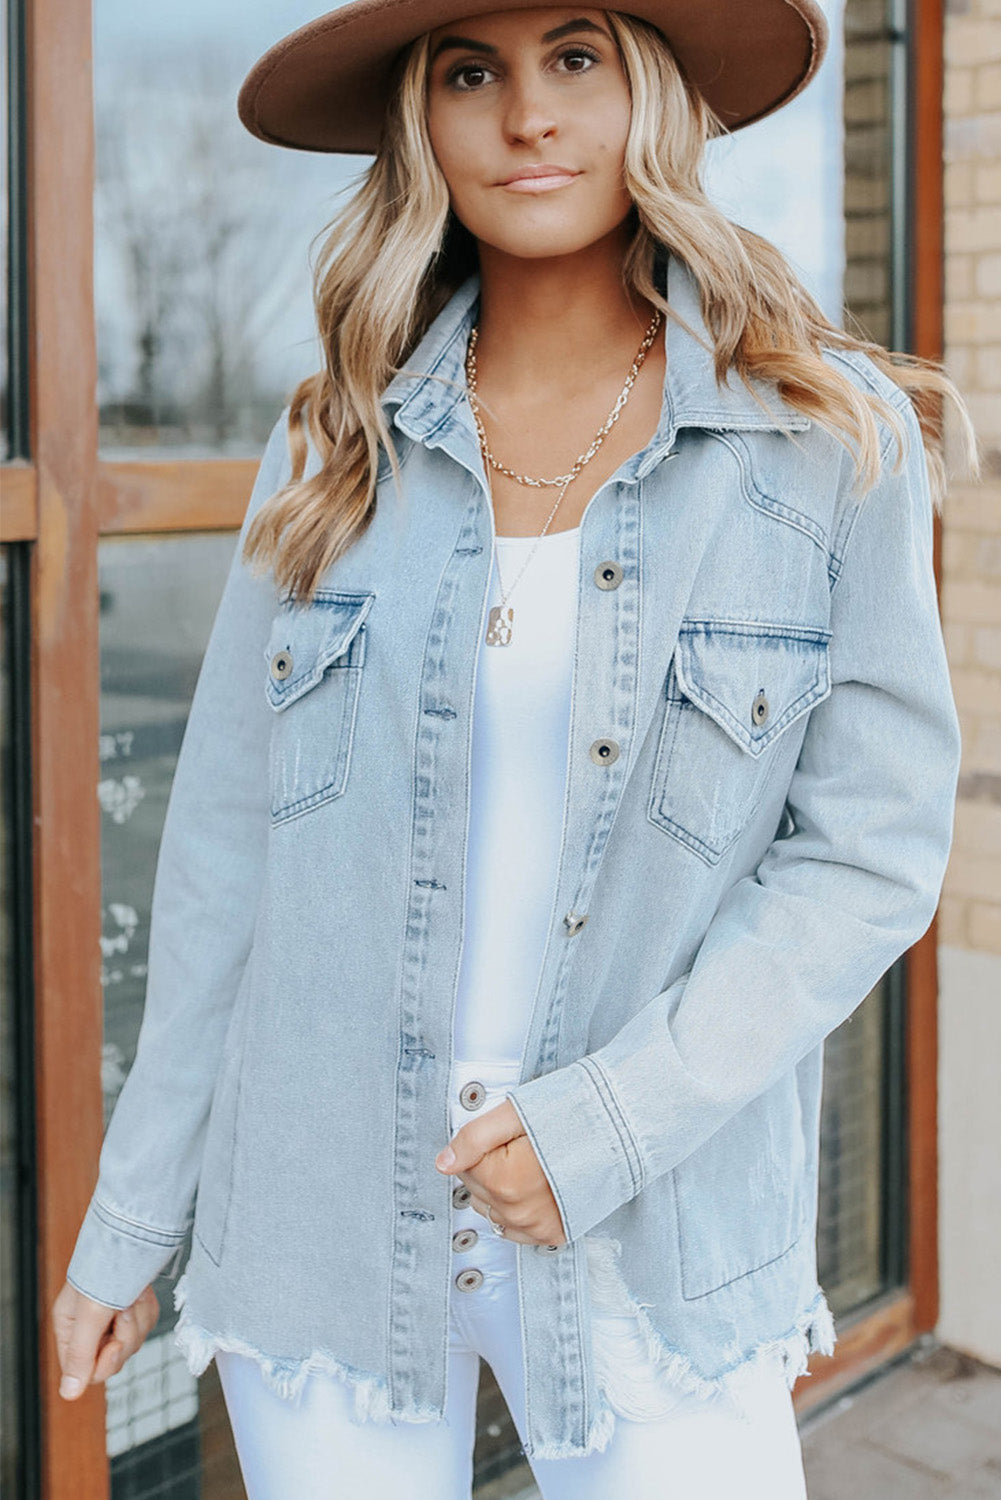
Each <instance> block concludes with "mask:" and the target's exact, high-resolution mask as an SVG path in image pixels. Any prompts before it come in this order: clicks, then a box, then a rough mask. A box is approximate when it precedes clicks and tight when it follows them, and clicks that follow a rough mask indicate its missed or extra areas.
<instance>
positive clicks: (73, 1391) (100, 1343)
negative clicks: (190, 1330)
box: [52, 1283, 160, 1401]
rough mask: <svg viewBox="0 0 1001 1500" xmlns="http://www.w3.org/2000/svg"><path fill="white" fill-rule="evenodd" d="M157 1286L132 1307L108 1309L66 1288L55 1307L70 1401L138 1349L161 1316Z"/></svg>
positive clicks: (64, 1389)
mask: <svg viewBox="0 0 1001 1500" xmlns="http://www.w3.org/2000/svg"><path fill="white" fill-rule="evenodd" d="M159 1313H160V1308H159V1303H158V1302H157V1298H156V1294H155V1292H154V1291H153V1288H152V1286H148V1287H146V1288H145V1289H144V1290H143V1292H142V1293H141V1294H140V1295H139V1296H138V1297H137V1298H136V1300H135V1302H133V1303H132V1304H131V1306H129V1307H124V1308H120V1309H119V1308H113V1307H107V1306H105V1305H104V1304H103V1303H101V1302H95V1301H94V1299H93V1298H91V1297H86V1296H84V1294H83V1293H82V1292H78V1291H77V1290H76V1288H75V1287H71V1286H70V1285H69V1283H66V1285H64V1287H63V1289H62V1291H61V1292H60V1293H59V1296H58V1297H57V1298H56V1301H55V1303H54V1304H53V1308H52V1321H53V1326H54V1329H55V1334H56V1346H57V1349H58V1352H59V1364H60V1368H61V1370H62V1381H61V1383H60V1387H59V1394H60V1395H61V1396H62V1397H64V1399H65V1400H67V1401H74V1400H76V1399H78V1397H80V1396H81V1395H83V1393H84V1391H85V1390H86V1389H87V1387H88V1385H91V1384H97V1383H99V1382H101V1381H104V1380H106V1379H107V1378H108V1376H109V1375H113V1374H116V1373H117V1371H118V1370H120V1369H121V1368H122V1366H123V1365H124V1363H125V1361H126V1360H127V1359H129V1358H130V1356H131V1355H133V1354H134V1353H135V1351H136V1350H137V1349H138V1348H139V1346H140V1344H141V1343H142V1342H143V1340H144V1339H145V1338H146V1337H147V1335H148V1334H149V1332H150V1331H151V1329H152V1328H154V1327H155V1325H156V1322H157V1319H158V1317H159Z"/></svg>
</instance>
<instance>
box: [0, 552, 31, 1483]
mask: <svg viewBox="0 0 1001 1500" xmlns="http://www.w3.org/2000/svg"><path fill="white" fill-rule="evenodd" d="M9 567H10V549H9V548H7V547H0V772H2V800H0V1329H2V1333H3V1336H2V1337H0V1437H2V1442H0V1493H3V1494H5V1495H14V1494H18V1493H20V1492H21V1489H20V1486H21V1485H22V1483H23V1481H24V1478H25V1474H24V1468H23V1465H24V1463H25V1460H26V1458H27V1455H26V1454H24V1453H23V1452H22V1448H21V1444H22V1437H23V1428H22V1422H23V1418H24V1413H23V1412H22V1410H21V1402H20V1397H21V1394H22V1391H21V1370H20V1368H19V1355H20V1351H21V1346H22V1338H23V1331H24V1330H23V1327H22V1318H21V1309H22V1305H23V1300H24V1299H23V1294H22V1289H21V1285H20V1278H19V1275H18V1261H19V1254H20V1245H19V1228H20V1224H21V1222H22V1214H23V1213H24V1211H25V1204H24V1203H23V1202H22V1189H21V1185H20V1167H21V1160H20V1150H21V1144H22V1143H21V1142H20V1140H19V1133H18V1115H19V1110H18V1088H19V1086H20V1085H21V1082H22V1080H21V1079H20V1078H19V1063H23V1060H24V1057H23V1052H22V1050H21V1047H20V1045H19V1035H18V1020H19V1017H18V1015H17V1012H16V1009H15V1007H16V1004H17V1000H18V987H17V982H16V980H17V974H16V968H17V965H16V959H15V917H16V913H15V909H14V899H15V895H14V880H13V875H14V863H15V848H14V806H13V800H14V795H15V793H14V785H15V775H14V745H13V738H12V729H13V723H12V719H13V715H12V712H11V710H12V706H13V705H12V697H11V677H10V664H11V638H12V631H11V619H10V610H11V598H10V588H9V576H8V570H9Z"/></svg>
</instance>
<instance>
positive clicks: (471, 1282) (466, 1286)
mask: <svg viewBox="0 0 1001 1500" xmlns="http://www.w3.org/2000/svg"><path fill="white" fill-rule="evenodd" d="M455 1284H456V1286H457V1287H458V1288H459V1291H460V1292H475V1291H476V1290H477V1288H478V1287H481V1286H482V1285H483V1272H482V1271H477V1269H476V1268H475V1266H469V1267H467V1269H466V1270H465V1271H460V1272H459V1274H458V1276H457V1277H456V1278H455Z"/></svg>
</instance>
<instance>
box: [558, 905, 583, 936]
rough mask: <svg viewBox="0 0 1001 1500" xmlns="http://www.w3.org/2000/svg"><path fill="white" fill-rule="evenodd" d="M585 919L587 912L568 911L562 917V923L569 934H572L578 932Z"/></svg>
mask: <svg viewBox="0 0 1001 1500" xmlns="http://www.w3.org/2000/svg"><path fill="white" fill-rule="evenodd" d="M586 921H587V912H577V911H568V912H567V914H566V916H565V917H564V918H563V925H564V927H566V929H567V931H568V932H569V933H570V935H571V936H573V934H574V933H575V932H580V930H581V928H582V927H583V925H584V923H585V922H586Z"/></svg>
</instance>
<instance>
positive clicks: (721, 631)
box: [648, 620, 831, 865]
mask: <svg viewBox="0 0 1001 1500" xmlns="http://www.w3.org/2000/svg"><path fill="white" fill-rule="evenodd" d="M830 636H831V632H830V631H829V630H827V629H822V628H820V627H815V626H810V625H790V624H769V623H766V622H762V621H746V622H745V621H733V620H684V621H682V624H681V629H680V631H679V634H678V641H677V645H676V647H675V651H674V655H673V656H672V658H671V665H670V667H669V669H668V676H667V682H666V687H665V692H666V699H667V702H666V705H665V709H664V718H663V721H662V724H661V730H660V737H659V739H658V742H657V752H656V757H655V760H654V770H653V784H652V787H651V792H650V802H649V807H648V816H649V818H650V821H651V822H652V823H655V824H656V825H657V826H658V827H659V828H663V829H664V830H665V832H667V833H669V834H671V835H672V836H673V837H674V838H676V839H678V840H679V842H681V843H682V844H684V845H685V846H686V848H688V849H691V850H692V852H693V853H694V854H696V855H698V856H699V858H700V859H702V860H704V861H705V862H706V863H707V864H710V865H712V864H716V863H718V861H719V860H720V859H721V858H722V856H723V855H724V854H725V853H726V851H727V849H729V847H730V845H731V844H732V843H733V842H734V841H735V839H736V838H737V837H738V835H739V834H740V833H741V831H742V829H744V828H745V827H746V825H747V823H748V822H749V820H750V818H751V816H752V815H753V813H754V812H755V810H756V808H757V806H758V803H759V802H760V801H761V798H762V796H763V795H764V792H765V789H766V786H767V782H768V777H769V773H770V771H771V770H772V769H773V767H774V765H775V760H776V757H777V755H778V754H779V753H780V751H781V748H782V744H783V736H784V735H785V733H786V731H787V730H788V729H789V728H790V726H791V725H793V724H795V723H796V722H797V721H798V720H800V719H801V718H802V716H803V715H804V714H805V713H807V712H808V711H809V709H811V708H813V706H814V705H815V704H817V703H819V702H820V701H821V700H822V699H823V698H826V697H828V695H829V694H830V691H831V679H830V662H829V652H828V642H829V640H830ZM789 770H790V774H791V771H792V767H791V766H790V767H789Z"/></svg>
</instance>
